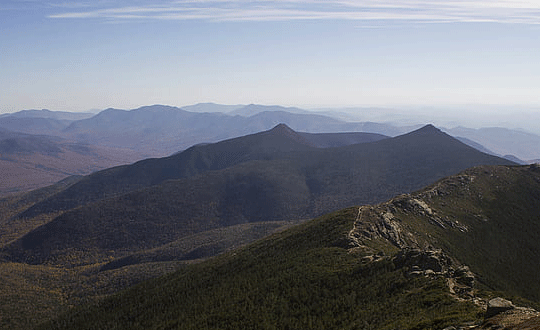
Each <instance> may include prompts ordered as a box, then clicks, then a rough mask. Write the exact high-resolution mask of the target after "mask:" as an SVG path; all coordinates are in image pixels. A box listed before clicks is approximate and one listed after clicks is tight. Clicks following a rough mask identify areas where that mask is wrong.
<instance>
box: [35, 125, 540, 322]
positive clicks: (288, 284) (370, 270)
mask: <svg viewBox="0 0 540 330" xmlns="http://www.w3.org/2000/svg"><path fill="white" fill-rule="evenodd" d="M420 134H426V135H425V136H426V137H429V136H430V134H431V133H429V132H425V131H424V132H423V133H422V132H420ZM386 141H387V143H388V142H389V141H388V140H386ZM538 191H540V169H539V168H538V166H535V165H531V166H521V167H517V166H481V167H477V168H472V169H468V170H466V171H464V172H461V173H459V174H457V175H454V176H450V177H447V178H444V179H442V180H440V181H438V182H436V183H434V184H432V185H430V186H428V187H426V188H424V189H422V190H420V191H417V192H415V193H411V194H405V195H400V196H397V197H395V198H392V199H390V200H389V201H387V202H385V203H382V204H378V205H373V206H362V207H360V208H358V207H354V208H353V207H351V208H348V209H344V210H341V211H339V212H335V213H332V214H328V215H325V216H323V217H320V218H318V219H315V220H312V221H309V222H306V223H304V224H302V225H299V226H296V227H293V228H291V229H288V230H286V231H283V232H281V233H278V234H275V235H272V236H271V237H269V238H266V239H263V240H259V241H257V242H255V243H253V244H250V245H248V246H246V247H244V248H242V249H238V250H235V251H233V252H231V253H227V254H224V255H221V256H219V257H217V258H214V259H211V260H208V261H206V262H203V263H200V264H197V265H191V266H187V267H185V268H183V269H181V270H179V271H177V272H175V273H173V274H170V275H168V276H165V277H161V278H157V279H154V280H151V281H147V282H144V283H142V284H140V285H138V286H136V287H133V288H130V289H128V290H125V291H123V292H121V293H120V294H118V295H114V296H112V297H108V298H106V299H105V300H103V301H101V302H99V303H97V304H88V305H86V306H84V307H83V308H80V309H76V310H71V311H69V312H68V313H67V314H65V315H63V316H61V317H59V318H58V319H56V320H55V321H54V322H50V323H49V324H47V325H45V326H44V327H42V329H91V328H103V329H105V328H107V329H108V328H114V329H133V328H144V329H162V328H165V327H167V328H171V329H180V328H181V329H201V328H205V327H213V328H220V329H240V328H302V329H304V328H305V329H307V328H321V329H322V328H324V329H355V328H373V329H460V328H475V329H494V328H504V327H507V328H508V329H536V328H537V327H538V324H539V319H538V317H536V318H535V316H537V315H538V312H536V311H534V310H531V309H526V308H515V307H514V306H513V305H512V306H508V307H507V308H508V310H506V312H504V313H502V311H503V309H498V310H497V309H496V308H492V309H491V310H489V309H488V312H489V313H488V312H486V305H488V301H489V300H490V299H491V298H493V297H494V294H497V295H503V296H505V297H509V296H512V297H513V298H515V299H517V300H514V302H518V304H530V305H533V306H539V305H540V286H539V284H538V281H537V274H538V272H539V271H540V263H538V262H537V261H538V257H539V256H538V251H539V249H540V246H539V243H538V235H539V234H540V223H539V222H538V212H537V211H538V208H540V195H539V194H538ZM495 292H496V293H495ZM523 297H525V298H528V299H531V300H530V301H527V300H523ZM489 304H491V303H489ZM530 305H529V306H530ZM491 306H493V305H491ZM499 306H500V305H499ZM488 308H491V307H488ZM482 323H483V324H482Z"/></svg>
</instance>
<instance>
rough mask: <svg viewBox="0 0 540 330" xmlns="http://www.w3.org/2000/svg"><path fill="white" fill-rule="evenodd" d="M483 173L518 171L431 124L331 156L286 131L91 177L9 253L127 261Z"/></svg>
mask: <svg viewBox="0 0 540 330" xmlns="http://www.w3.org/2000/svg"><path fill="white" fill-rule="evenodd" d="M182 157H185V158H182ZM479 164H511V162H508V161H506V160H504V159H501V158H497V157H493V156H490V155H486V154H483V153H480V152H478V151H476V150H475V149H473V148H470V147H468V146H466V145H464V144H462V143H461V142H459V141H457V140H455V139H453V138H452V137H450V136H448V135H446V134H444V133H442V132H440V131H439V130H438V129H436V128H435V127H433V126H431V125H429V126H426V127H424V128H422V129H420V130H417V131H414V132H411V133H409V134H406V135H403V136H400V137H396V138H392V139H385V140H380V141H377V142H372V143H364V144H356V145H350V146H345V147H340V148H326V149H320V148H313V147H310V146H309V143H307V142H306V141H305V139H304V138H303V137H302V136H301V135H299V134H298V133H295V132H294V131H292V130H291V129H289V128H288V127H286V126H285V125H279V126H277V127H276V128H274V129H273V130H270V131H267V132H263V133H259V134H254V135H250V136H246V137H243V138H237V139H232V140H227V141H223V142H220V143H216V144H212V145H205V146H199V147H194V148H192V149H190V150H188V151H186V152H184V153H181V154H178V155H175V156H172V157H168V158H164V159H153V160H148V161H143V162H139V163H136V164H134V165H131V166H124V167H119V168H115V169H112V170H107V171H102V172H99V173H96V174H93V175H91V176H88V177H86V178H84V179H82V180H80V181H79V182H78V183H76V184H74V185H72V186H70V187H69V188H67V189H66V190H65V191H63V192H60V193H58V194H56V195H55V196H52V197H51V198H49V199H47V200H45V201H43V202H41V203H38V204H36V205H35V206H34V207H31V208H29V209H28V210H27V211H25V212H23V213H22V214H21V217H31V216H36V215H39V214H42V213H44V214H47V213H51V212H57V211H61V210H69V209H72V210H71V211H69V212H66V213H64V214H62V215H60V216H58V217H57V218H55V219H54V220H53V221H51V222H50V223H48V224H46V225H44V226H42V227H40V228H37V229H35V230H34V231H32V232H30V233H28V234H27V235H26V236H24V237H22V238H21V239H20V240H19V241H17V242H15V243H13V244H12V245H11V246H10V247H9V248H8V249H7V250H6V253H7V255H8V258H9V259H10V260H14V261H24V262H31V263H41V262H45V261H48V262H59V263H61V264H65V262H66V259H65V258H66V256H67V255H69V254H75V255H77V256H78V257H77V258H75V259H76V260H78V261H77V262H79V263H90V262H94V261H95V262H98V261H99V260H104V259H105V258H106V257H107V256H113V257H115V258H118V257H125V256H126V255H128V254H130V253H134V252H137V251H140V250H144V249H149V248H155V247H158V246H160V245H163V244H167V243H170V242H172V241H174V240H177V239H179V238H181V237H184V236H186V235H192V234H195V233H197V232H202V231H205V230H210V229H215V228H219V227H224V226H230V225H236V224H241V223H250V222H264V221H284V220H285V221H289V220H301V219H307V218H311V217H314V216H318V215H321V214H324V213H327V212H329V211H332V210H337V209H339V208H343V207H346V206H349V205H354V204H367V203H375V202H380V201H382V200H385V199H388V198H390V197H392V196H395V195H396V194H398V193H403V192H409V191H412V190H414V189H418V188H420V187H422V186H425V185H427V184H429V183H431V182H434V181H435V180H437V179H440V178H441V177H443V176H446V175H449V174H454V173H457V172H459V171H461V170H463V169H465V168H468V167H471V166H474V165H479ZM175 176H176V177H175ZM178 177H180V178H181V179H177V178H178ZM182 177H183V178H182ZM172 179H176V180H172ZM145 186H146V187H148V188H146V189H138V190H137V189H136V188H140V187H145ZM96 187H98V188H96ZM107 189H109V190H107ZM129 189H131V190H132V191H131V192H129V193H127V192H126V190H129ZM134 189H135V190H134ZM121 192H125V193H124V194H120V193H121ZM107 193H109V194H110V196H109V197H107V198H100V197H101V196H103V194H107ZM96 201H97V202H96ZM80 205H83V207H79V208H75V207H76V206H80ZM84 205H86V206H84ZM88 251H92V253H90V254H89V253H88ZM96 258H97V259H96ZM68 259H69V258H68Z"/></svg>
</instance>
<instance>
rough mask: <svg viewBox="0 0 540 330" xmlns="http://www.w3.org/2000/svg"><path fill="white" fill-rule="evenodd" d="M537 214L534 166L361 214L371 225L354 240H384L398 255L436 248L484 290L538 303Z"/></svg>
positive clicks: (480, 171) (460, 182) (491, 170)
mask: <svg viewBox="0 0 540 330" xmlns="http://www.w3.org/2000/svg"><path fill="white" fill-rule="evenodd" d="M539 207H540V168H539V167H538V166H537V165H530V166H522V167H485V166H484V167H477V168H473V169H470V170H467V171H464V172H462V173H460V174H459V175H457V176H453V177H449V178H446V179H443V180H441V181H439V182H437V183H436V184H434V185H433V186H430V187H428V188H427V189H425V190H423V191H420V192H418V193H414V194H411V195H402V196H398V197H396V198H394V199H392V200H391V201H390V202H388V203H385V204H381V205H379V206H377V207H366V208H363V209H362V212H361V213H362V215H363V217H364V218H368V219H369V218H370V217H375V218H376V219H377V220H376V221H377V225H376V226H375V227H374V226H373V225H371V224H369V223H367V224H364V223H362V222H360V223H358V224H357V225H356V227H357V229H356V230H355V232H354V235H353V236H356V235H357V236H358V239H359V245H362V244H363V243H362V242H366V240H370V239H372V238H373V237H384V238H387V239H389V240H390V241H391V242H392V244H393V245H394V246H395V247H399V248H404V247H412V248H425V247H426V246H436V247H439V248H442V249H443V250H444V251H446V252H447V253H448V254H449V255H452V256H453V257H455V258H457V259H459V260H460V261H461V262H463V263H465V264H467V265H469V266H470V268H471V270H472V271H473V272H475V273H477V274H479V278H478V279H479V281H480V282H481V283H482V284H484V285H485V286H487V287H489V288H490V289H493V290H502V291H505V292H507V293H510V294H515V295H519V296H522V297H526V298H528V299H531V300H534V301H536V302H540V285H539V284H538V281H537V280H536V274H538V272H539V271H540V263H539V262H538V260H539V258H540V246H539V244H538V237H540V236H539V235H540V217H539V214H538V209H539ZM383 227H391V228H392V230H389V231H387V232H386V233H385V232H384V230H383V231H381V230H380V229H381V228H383ZM370 236H371V237H370ZM411 237H412V238H414V239H411Z"/></svg>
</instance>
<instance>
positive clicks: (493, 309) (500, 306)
mask: <svg viewBox="0 0 540 330" xmlns="http://www.w3.org/2000/svg"><path fill="white" fill-rule="evenodd" d="M514 308H516V307H515V306H514V304H512V302H511V301H509V300H506V299H503V298H500V297H497V298H493V299H491V300H490V301H488V304H487V310H486V316H485V318H486V319H488V318H490V317H493V316H495V315H497V314H500V313H502V312H506V311H508V310H511V309H514Z"/></svg>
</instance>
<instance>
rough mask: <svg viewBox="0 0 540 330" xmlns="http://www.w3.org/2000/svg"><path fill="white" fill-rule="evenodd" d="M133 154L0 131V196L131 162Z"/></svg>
mask: <svg viewBox="0 0 540 330" xmlns="http://www.w3.org/2000/svg"><path fill="white" fill-rule="evenodd" d="M141 157H142V156H141V155H140V154H138V153H136V152H133V151H129V150H122V149H117V148H106V147H100V146H95V145H89V144H85V143H79V142H72V141H69V140H65V139H63V138H59V137H52V136H46V135H32V134H24V133H15V132H10V131H6V130H3V129H1V128H0V169H1V173H2V180H0V196H2V195H6V194H9V193H17V192H21V191H28V190H32V189H37V188H41V187H44V186H47V185H51V184H53V183H56V182H58V181H60V180H62V179H64V178H66V177H68V176H71V175H86V174H90V173H92V172H94V171H97V170H101V169H104V168H108V167H112V166H117V165H120V164H126V163H131V162H133V161H135V160H138V159H140V158H141Z"/></svg>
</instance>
